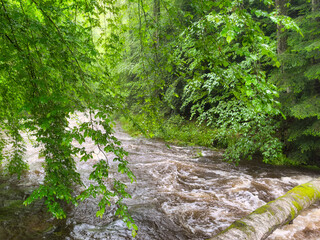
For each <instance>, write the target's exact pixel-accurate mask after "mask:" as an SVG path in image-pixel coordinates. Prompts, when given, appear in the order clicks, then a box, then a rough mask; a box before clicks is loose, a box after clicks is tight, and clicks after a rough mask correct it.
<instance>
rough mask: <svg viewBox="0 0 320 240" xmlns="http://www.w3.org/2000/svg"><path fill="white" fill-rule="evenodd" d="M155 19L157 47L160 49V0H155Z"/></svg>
mask: <svg viewBox="0 0 320 240" xmlns="http://www.w3.org/2000/svg"><path fill="white" fill-rule="evenodd" d="M153 18H154V22H155V26H156V31H155V34H154V38H155V47H156V49H158V48H159V44H160V42H159V41H160V39H159V21H160V0H153Z"/></svg>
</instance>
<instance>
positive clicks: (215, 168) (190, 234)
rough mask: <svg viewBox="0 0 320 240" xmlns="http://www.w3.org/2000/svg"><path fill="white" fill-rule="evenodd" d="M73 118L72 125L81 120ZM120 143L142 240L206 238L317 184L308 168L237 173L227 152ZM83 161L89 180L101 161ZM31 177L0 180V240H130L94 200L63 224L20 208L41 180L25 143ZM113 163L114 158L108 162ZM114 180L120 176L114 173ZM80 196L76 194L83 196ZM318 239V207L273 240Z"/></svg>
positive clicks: (255, 166)
mask: <svg viewBox="0 0 320 240" xmlns="http://www.w3.org/2000/svg"><path fill="white" fill-rule="evenodd" d="M79 120H81V119H79V118H75V119H73V120H72V121H79ZM115 135H116V137H117V138H118V139H119V140H121V142H122V145H123V147H124V149H125V150H126V151H128V152H129V157H128V160H129V162H130V168H131V169H132V171H133V172H134V174H135V175H136V177H137V182H135V183H132V184H131V183H130V182H129V180H128V179H126V178H123V179H122V181H124V182H126V184H127V186H128V192H129V193H130V194H131V195H132V198H131V199H128V200H126V204H127V205H128V207H129V211H130V213H131V215H132V217H133V218H134V220H135V222H136V224H137V225H138V227H139V231H138V236H137V237H136V238H135V239H138V240H140V239H141V240H149V239H150V240H158V239H159V240H162V239H163V240H171V239H172V240H184V239H194V240H197V239H199V240H200V239H206V238H209V237H211V236H213V235H215V234H217V233H218V232H219V231H221V230H223V229H224V228H226V227H227V226H228V225H230V224H231V223H232V222H233V221H235V220H237V219H239V218H241V217H242V216H245V215H247V214H249V213H250V212H251V211H253V210H255V209H256V208H258V207H260V206H262V205H264V204H265V203H267V202H269V201H271V200H274V199H275V198H277V197H279V196H281V195H283V194H285V193H286V192H287V191H288V190H290V189H291V188H292V187H294V186H296V185H298V184H302V183H305V182H307V181H310V180H311V179H313V178H315V177H319V173H315V172H312V171H307V170H303V169H296V168H288V167H279V166H268V165H263V164H259V163H255V162H247V163H243V164H241V165H239V166H235V165H232V164H229V163H226V162H223V161H222V153H221V152H217V151H214V150H210V149H206V148H201V147H181V146H176V145H172V144H170V145H168V144H166V143H164V142H162V141H159V140H150V139H145V138H132V137H130V136H129V135H127V134H126V133H124V132H123V131H121V129H120V128H119V127H116V133H115ZM86 148H87V149H89V150H93V151H95V152H96V155H95V158H94V159H91V160H88V161H87V162H81V163H80V162H79V163H78V165H77V167H78V170H79V171H80V172H81V174H82V177H83V179H84V181H85V183H87V184H88V180H85V179H86V178H87V177H88V175H89V174H90V171H91V170H92V166H93V165H94V163H95V162H96V161H97V159H98V157H99V151H98V149H96V148H95V146H94V145H93V144H92V143H90V142H88V143H87V145H86ZM27 149H28V151H27V156H26V160H27V161H28V162H29V164H30V169H29V172H28V174H26V175H25V176H24V177H22V178H21V180H14V179H12V178H7V177H2V178H1V180H0V239H1V240H7V239H17V240H24V239H25V240H28V239H50V240H51V239H52V240H55V239H66V240H67V239H70V240H71V239H79V240H90V239H119V240H124V239H133V238H132V237H131V231H129V230H128V229H127V228H126V226H125V225H124V224H123V223H122V221H121V220H119V219H118V218H116V217H114V215H113V214H114V211H115V209H114V208H113V207H111V208H110V209H108V212H107V213H106V214H105V215H104V217H103V218H101V219H100V218H96V217H95V212H96V211H97V201H96V200H95V199H88V200H86V201H84V202H83V203H80V205H79V206H78V207H77V208H73V207H69V208H68V209H67V212H68V217H67V218H66V219H64V220H55V219H53V218H52V217H51V216H50V215H49V214H48V213H47V211H46V208H45V206H44V204H43V202H42V201H38V202H36V203H34V204H33V205H31V206H28V207H25V206H22V202H23V200H25V199H26V197H27V196H28V195H29V194H30V192H31V191H32V189H33V188H34V187H35V186H37V185H38V184H39V183H41V181H43V177H44V172H43V170H42V168H41V165H42V164H43V158H41V155H40V156H39V149H38V148H34V147H33V145H32V141H29V142H28V143H27ZM109 157H111V158H112V156H109ZM112 169H113V170H112V171H111V177H112V176H118V174H117V172H116V170H115V169H116V168H115V166H113V168H112ZM80 190H81V189H79V191H80ZM284 239H285V240H290V239H301V240H302V239H310V240H312V239H313V240H316V239H320V208H319V205H313V206H312V207H311V208H309V209H307V210H306V211H304V212H303V213H302V214H301V215H300V216H298V217H297V218H296V219H295V220H294V221H293V223H292V224H289V225H286V226H284V227H283V228H281V229H278V230H276V231H275V232H274V233H273V234H272V235H271V236H270V237H269V238H268V240H284Z"/></svg>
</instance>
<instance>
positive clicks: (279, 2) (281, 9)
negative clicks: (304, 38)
mask: <svg viewBox="0 0 320 240" xmlns="http://www.w3.org/2000/svg"><path fill="white" fill-rule="evenodd" d="M275 3H276V9H277V10H278V14H279V15H286V14H287V7H286V3H287V0H276V1H275ZM277 42H278V44H277V52H278V54H281V53H283V52H284V51H286V49H287V36H286V35H285V34H284V27H283V25H282V24H278V25H277Z"/></svg>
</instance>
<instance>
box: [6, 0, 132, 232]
mask: <svg viewBox="0 0 320 240" xmlns="http://www.w3.org/2000/svg"><path fill="white" fill-rule="evenodd" d="M110 13H111V14H113V18H108V19H107V22H108V26H110V25H116V23H117V22H116V21H118V20H119V17H118V14H119V5H118V4H116V2H115V1H99V2H97V1H94V0H90V1H84V0H79V1H57V0H46V1H37V0H27V1H21V0H1V1H0V99H1V103H0V119H1V122H0V127H1V130H2V132H1V141H0V148H1V150H3V149H4V148H5V145H9V144H12V150H11V152H9V153H8V154H5V152H4V151H1V153H0V158H1V159H7V161H8V164H7V170H8V171H9V172H10V173H12V174H13V173H16V174H18V176H19V177H20V176H21V173H22V171H23V170H24V169H25V168H26V167H27V165H26V163H25V162H24V159H23V154H24V143H23V139H22V137H21V131H26V130H28V131H31V132H32V135H33V136H34V137H35V138H36V141H37V142H38V144H39V145H40V146H41V147H42V151H43V154H44V156H45V171H46V176H45V181H44V183H43V184H41V185H40V186H39V188H38V189H36V190H35V191H34V192H33V193H32V194H31V196H30V197H29V198H28V199H27V200H26V201H25V204H30V203H31V202H32V201H34V200H36V199H39V198H45V204H46V205H47V207H48V210H49V211H50V212H51V213H52V214H53V215H54V216H55V217H57V218H62V217H65V213H64V211H63V208H62V206H61V201H65V202H67V203H72V204H74V205H77V202H78V201H79V200H84V199H85V198H88V197H90V196H93V197H95V196H97V195H99V196H101V200H100V202H99V207H100V210H99V211H98V212H97V216H102V215H103V213H104V211H105V210H106V207H107V206H108V205H110V204H111V198H115V199H116V200H115V201H116V204H117V206H118V210H117V212H116V214H117V215H119V216H121V217H122V218H123V220H124V221H125V222H127V225H128V227H130V228H131V227H133V228H134V229H136V226H135V225H134V224H133V219H132V218H131V217H130V216H129V215H128V212H127V208H126V206H125V205H124V204H123V203H122V200H123V198H126V197H130V195H129V194H128V193H126V191H125V185H124V184H123V183H121V182H120V181H119V180H117V179H113V183H112V186H110V185H108V184H107V182H106V179H107V178H108V170H109V164H108V159H101V160H100V161H99V162H97V164H96V165H95V166H94V167H95V169H94V170H93V172H92V173H91V175H90V179H91V180H93V181H95V184H92V185H90V186H85V187H86V190H85V191H83V192H82V193H81V194H78V195H77V194H75V191H74V188H75V186H79V185H83V183H82V181H81V179H80V175H79V173H78V172H77V169H76V165H75V157H77V156H79V157H80V158H81V161H86V160H88V159H89V158H92V154H91V153H90V152H86V151H85V149H84V148H82V147H76V146H74V145H73V144H72V141H73V140H76V141H78V142H79V143H80V144H81V143H82V142H84V141H85V138H91V139H92V140H93V141H94V142H95V144H96V145H98V146H99V148H100V150H101V151H102V152H113V153H114V155H115V156H116V157H115V158H114V161H117V162H118V163H119V164H118V170H119V172H120V173H124V174H126V175H128V177H129V178H130V179H131V181H134V175H133V174H132V172H131V171H130V169H129V168H128V167H127V164H128V162H127V161H126V160H125V156H126V152H125V151H124V150H123V149H122V148H121V146H120V142H119V141H118V140H117V139H116V138H115V137H114V136H113V130H112V120H111V118H110V117H111V114H112V112H113V111H114V110H115V109H117V108H118V106H119V103H120V102H119V99H118V98H117V96H116V93H115V92H114V91H113V87H112V84H111V83H112V79H111V78H110V77H108V71H106V69H105V68H104V67H102V65H103V64H105V63H108V61H109V60H110V59H108V57H110V58H111V59H112V60H113V58H112V55H111V54H109V55H108V50H109V49H110V48H108V47H110V45H113V44H114V46H117V44H118V42H115V41H114V37H115V34H114V35H112V33H111V34H110V32H108V30H107V29H105V30H106V31H105V32H104V31H102V38H103V39H104V42H103V44H105V45H103V46H105V48H104V49H105V50H104V52H105V54H102V53H103V52H101V51H100V52H99V51H98V47H99V45H98V43H97V41H95V38H94V37H95V36H94V32H95V30H96V29H97V28H99V27H100V17H101V16H105V15H106V14H110ZM100 46H101V45H100ZM100 48H101V47H100ZM109 52H110V51H109ZM108 64H109V65H110V63H108ZM108 64H106V65H108ZM76 111H81V112H87V113H88V117H89V121H88V122H85V123H83V124H81V125H80V126H79V127H74V128H73V129H70V128H69V127H68V117H69V116H70V114H73V113H75V112H76ZM97 124H99V125H101V126H102V127H103V130H99V129H97V128H96V125H97ZM133 231H134V232H133V234H134V235H135V230H133Z"/></svg>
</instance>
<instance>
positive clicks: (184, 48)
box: [0, 0, 320, 235]
mask: <svg viewBox="0 0 320 240" xmlns="http://www.w3.org/2000/svg"><path fill="white" fill-rule="evenodd" d="M319 19H320V12H319V0H312V1H311V2H310V1H303V0H295V1H292V2H290V3H289V2H288V1H287V0H277V1H272V0H263V1H258V0H256V1H255V0H249V1H247V0H217V1H203V0H161V1H160V0H124V1H116V0H101V1H96V0H77V1H74V0H65V1H58V0H41V1H40V0H24V1H22V0H0V129H1V135H0V150H1V151H0V161H3V162H6V163H7V164H6V171H7V172H8V173H11V174H17V175H18V176H19V177H20V175H21V173H22V171H24V170H25V169H27V167H28V166H27V164H26V163H25V160H24V152H25V143H24V142H23V138H22V135H21V134H22V132H24V131H30V132H32V135H33V137H34V138H35V139H36V140H35V141H36V142H37V144H38V145H39V146H41V147H42V150H41V152H42V154H43V156H44V158H45V165H44V168H45V171H46V176H45V181H44V183H43V184H42V185H40V186H39V188H38V189H37V190H35V191H34V192H33V194H32V195H31V196H30V197H29V198H28V199H27V200H26V201H25V204H30V203H31V202H32V201H34V200H36V199H39V198H44V199H45V203H46V205H47V207H48V209H49V211H50V212H51V213H52V214H53V215H54V216H55V217H57V218H63V217H65V213H64V211H63V209H62V207H61V205H60V202H61V201H66V202H68V203H72V204H74V205H77V204H78V201H81V200H84V199H86V198H88V197H90V196H93V197H96V196H98V195H99V196H101V197H102V198H101V201H100V202H99V207H100V210H99V211H98V212H97V214H96V215H97V216H100V217H101V216H102V215H103V213H104V212H105V211H106V208H107V206H108V205H110V204H112V199H114V201H115V204H116V205H117V206H118V210H117V211H116V215H119V216H120V217H122V219H123V220H124V221H125V222H126V224H127V226H128V227H129V228H132V229H133V235H136V230H137V227H136V225H134V222H133V219H132V218H131V217H130V216H129V215H128V212H127V207H126V206H125V205H123V203H122V200H123V199H124V198H126V197H130V195H129V194H128V193H127V192H126V191H125V188H126V186H125V185H124V184H123V183H121V182H120V181H118V180H117V179H113V180H112V181H108V182H112V184H111V185H108V184H107V181H106V179H107V178H108V177H109V175H108V171H109V167H110V166H109V164H108V159H107V158H104V159H100V161H99V162H98V163H97V164H96V165H95V166H94V167H95V169H94V171H93V172H92V174H91V175H90V180H93V181H95V184H93V185H90V186H86V190H85V191H83V192H82V193H81V194H80V195H77V194H76V193H75V191H74V189H75V186H81V185H83V183H82V181H81V178H80V175H79V173H78V172H77V169H76V163H75V157H80V158H81V160H82V161H87V160H88V159H91V158H92V154H91V153H90V152H86V151H85V150H84V148H82V147H75V146H74V145H73V144H72V142H73V141H74V140H76V141H78V142H79V143H80V144H81V143H83V142H84V140H85V139H86V138H91V139H92V140H93V141H94V143H95V144H96V145H97V146H98V147H99V148H100V150H101V151H102V152H103V153H108V152H111V153H114V155H115V156H116V158H115V161H117V162H118V171H119V174H126V175H127V176H128V177H129V179H130V180H131V181H132V182H133V181H135V177H134V175H133V173H132V172H131V171H130V169H129V168H128V167H127V164H128V162H127V161H126V158H125V157H126V155H127V153H126V152H125V151H124V150H123V149H122V148H121V144H120V142H119V141H118V140H117V139H116V138H115V137H114V135H113V129H112V126H113V121H112V118H111V116H112V115H113V114H115V113H119V112H122V113H125V115H126V117H129V119H130V118H131V119H135V120H134V121H133V122H136V123H137V126H138V129H139V130H141V131H142V132H145V133H146V135H148V136H151V137H161V138H163V139H165V140H167V141H175V142H178V143H182V144H185V143H186V142H192V143H193V144H197V145H203V146H210V147H212V146H216V147H224V148H225V149H226V150H225V152H224V156H225V159H226V160H229V161H235V162H239V160H240V159H248V160H250V159H252V157H253V156H255V157H260V158H261V159H262V160H263V161H264V162H266V163H272V164H293V165H308V164H311V165H318V166H320V90H319V89H320V82H319V79H320V71H319V69H320V65H319V64H320V60H319V59H320V51H319V48H320V44H319V39H320V31H319ZM76 112H86V114H87V116H88V119H89V120H88V121H87V122H85V123H83V124H81V125H80V126H78V127H74V128H73V129H70V128H68V117H69V116H70V115H71V114H74V113H76ZM189 120H191V122H187V121H189ZM96 125H101V126H102V127H103V131H102V130H99V129H98V128H96V127H95V126H96ZM139 126H140V127H139ZM125 127H127V128H131V127H130V126H129V125H127V126H125ZM131 129H132V128H131ZM172 139H174V140H172ZM8 146H11V150H10V151H5V150H6V148H7V147H8ZM102 146H103V147H102Z"/></svg>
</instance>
